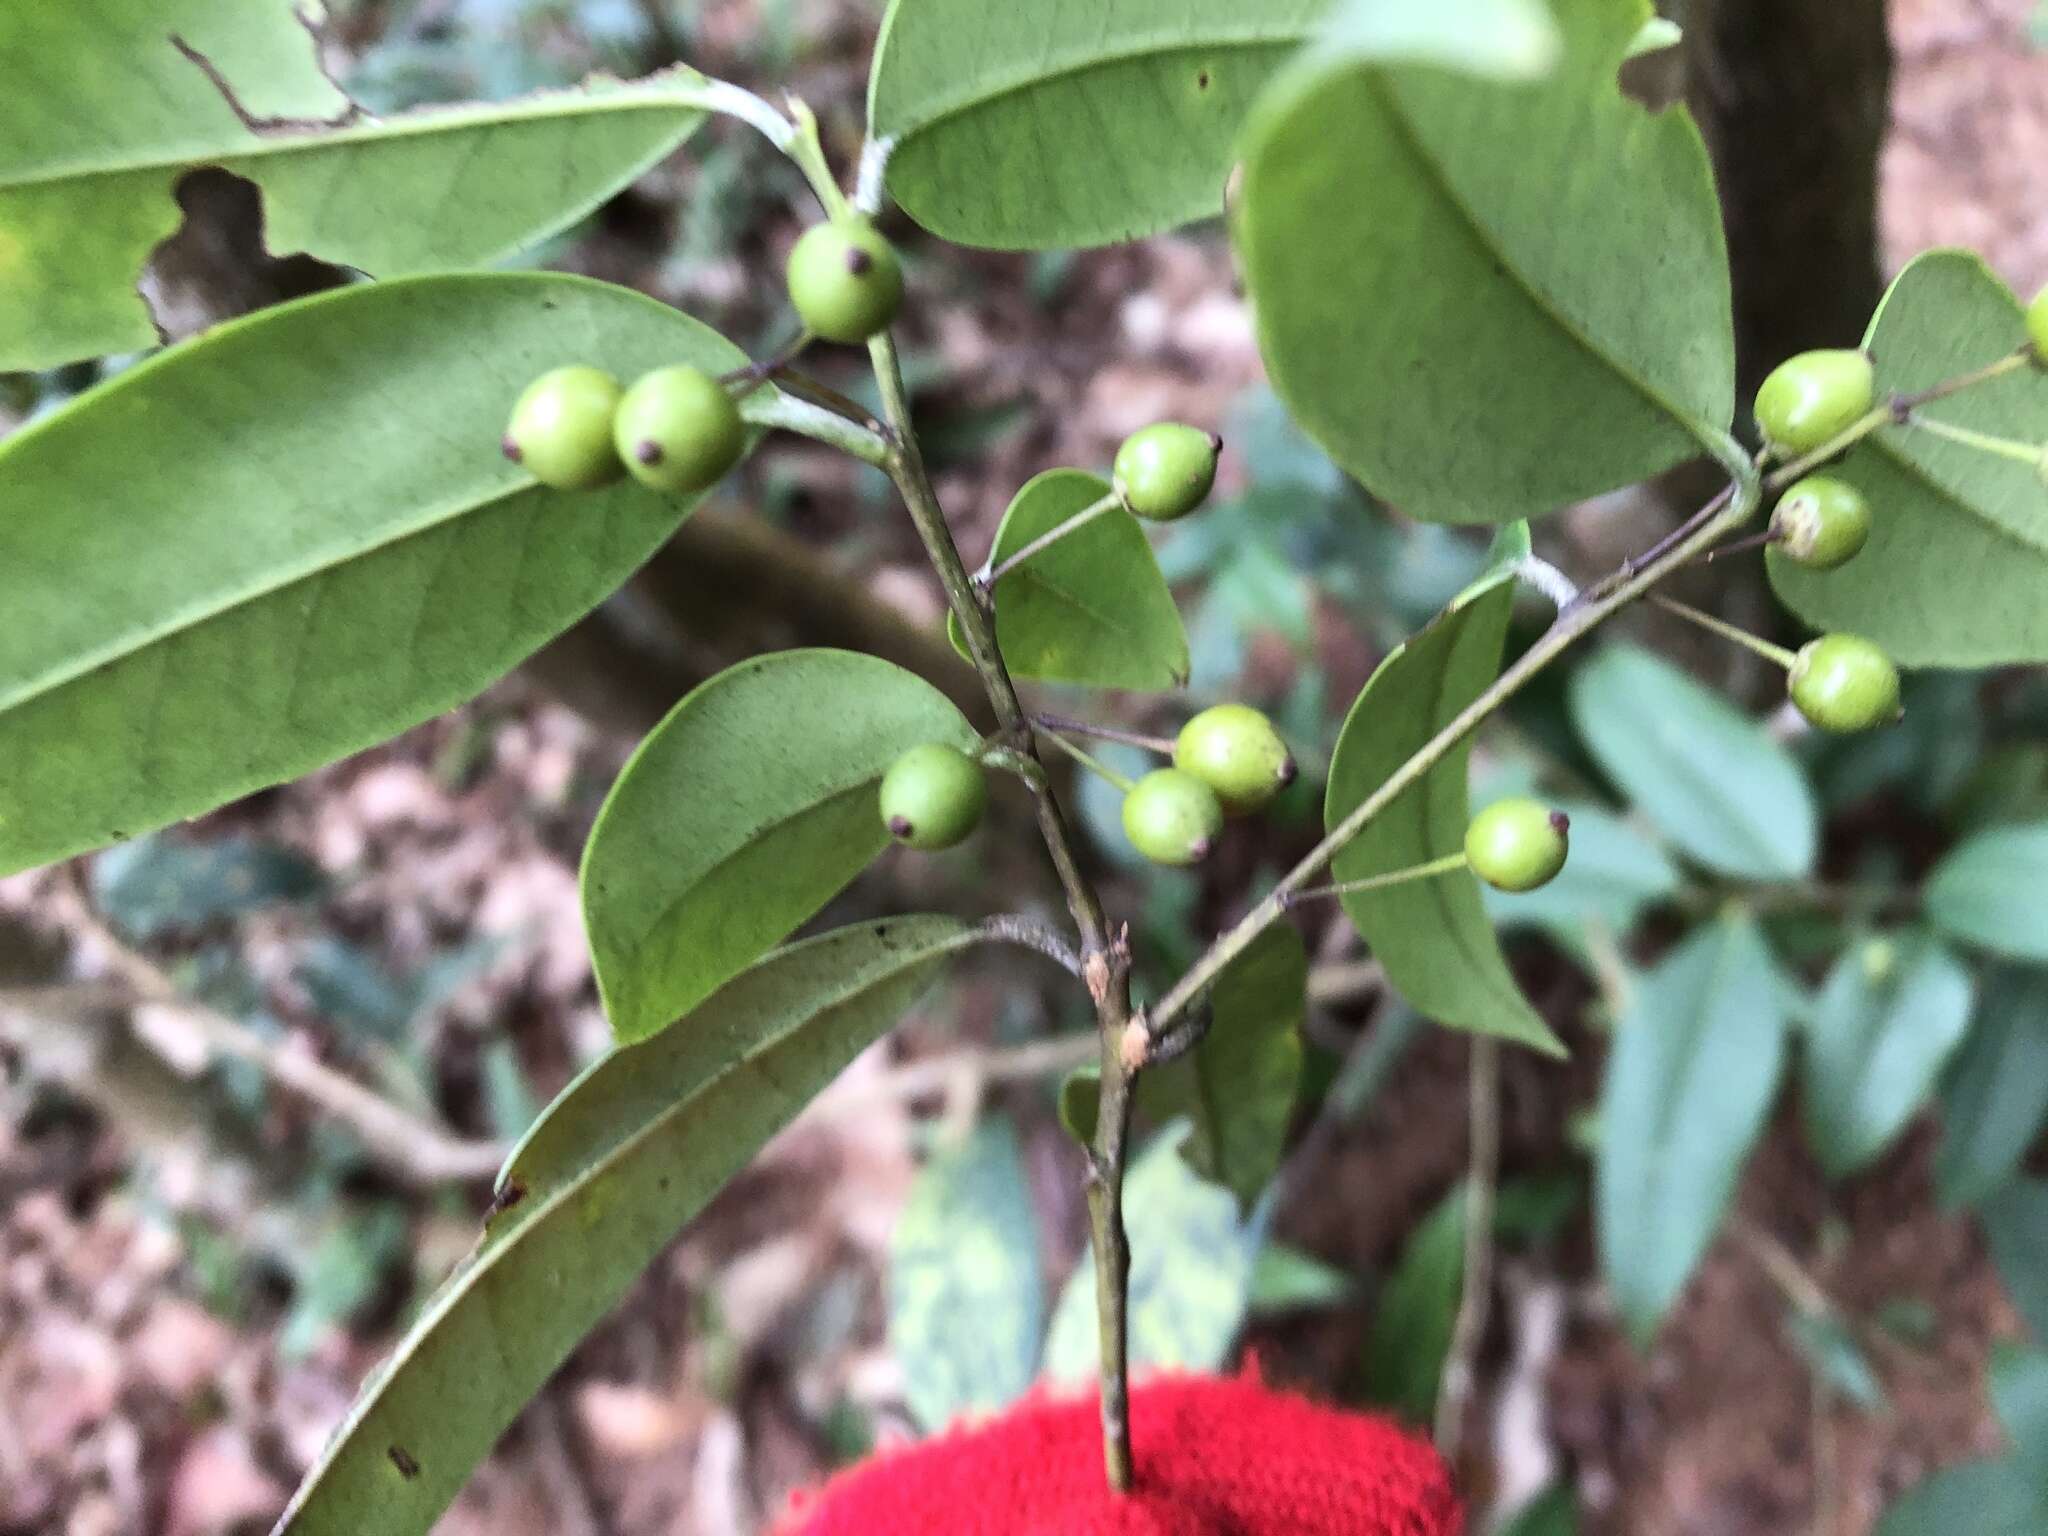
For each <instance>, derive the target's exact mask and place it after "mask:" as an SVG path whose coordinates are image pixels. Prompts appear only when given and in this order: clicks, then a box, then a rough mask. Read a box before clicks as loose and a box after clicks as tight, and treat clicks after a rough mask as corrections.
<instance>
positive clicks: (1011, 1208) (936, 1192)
mask: <svg viewBox="0 0 2048 1536" xmlns="http://www.w3.org/2000/svg"><path fill="white" fill-rule="evenodd" d="M1044 1327H1045V1295H1044V1292H1043V1290H1042V1288H1041V1282H1040V1276H1039V1259H1038V1219H1037V1216H1036V1215H1035V1214H1034V1213H1033V1211H1032V1207H1031V1187H1030V1185H1029V1184H1028V1183H1027V1182H1026V1179H1025V1175H1024V1163H1023V1159H1022V1157H1021V1155H1020V1154H1019V1152H1018V1148H1017V1133H1016V1132H1015V1131H1014V1130H1012V1129H1011V1128H1010V1123H1009V1121H1007V1120H1001V1119H991V1120H985V1121H983V1122H982V1123H981V1125H980V1126H978V1127H977V1128H976V1129H975V1132H974V1134H973V1135H972V1136H970V1137H969V1138H968V1139H967V1140H966V1141H965V1142H963V1143H962V1144H961V1145H960V1146H958V1147H955V1148H951V1149H949V1150H947V1151H945V1152H942V1153H941V1154H940V1155H938V1156H937V1157H935V1158H933V1159H932V1160H931V1162H929V1163H927V1164H926V1165H925V1167H924V1169H923V1171H922V1172H920V1173H919V1174H918V1177H917V1182H916V1183H915V1184H914V1185H912V1186H911V1191H910V1200H909V1202H908V1204H906V1205H905V1206H904V1209H903V1214H902V1216H901V1217H900V1218H899V1219H898V1221H897V1223H896V1227H895V1230H894V1232H893V1233H892V1234H891V1236H890V1241H889V1347H890V1349H891V1351H892V1352H893V1353H894V1354H895V1356H896V1359H897V1361H898V1362H899V1363H900V1364H901V1365H902V1367H903V1375H904V1395H905V1397H906V1398H908V1399H909V1402H910V1411H911V1412H912V1413H913V1414H914V1415H915V1416H916V1418H917V1421H918V1423H920V1424H922V1425H923V1426H924V1427H925V1428H926V1429H927V1430H934V1431H936V1430H939V1429H943V1428H944V1427H945V1426H946V1425H948V1424H950V1423H952V1422H953V1421H954V1420H955V1419H958V1418H961V1417H963V1416H964V1415H968V1414H973V1413H979V1412H986V1411H991V1410H994V1409H998V1408H1003V1407H1006V1406H1007V1405H1008V1404H1009V1403H1011V1402H1012V1401H1014V1400H1015V1399H1016V1398H1018V1397H1021V1396H1022V1395H1023V1394H1024V1391H1025V1389H1026V1388H1028V1387H1029V1386H1030V1385H1031V1378H1032V1377H1033V1376H1034V1375H1036V1374H1037V1371H1038V1347H1039V1336H1040V1334H1041V1332H1042V1331H1043V1329H1044Z"/></svg>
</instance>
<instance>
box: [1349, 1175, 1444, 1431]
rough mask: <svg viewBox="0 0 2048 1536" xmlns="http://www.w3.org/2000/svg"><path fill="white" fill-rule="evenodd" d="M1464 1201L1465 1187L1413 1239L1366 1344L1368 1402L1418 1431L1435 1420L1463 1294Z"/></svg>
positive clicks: (1427, 1219)
mask: <svg viewBox="0 0 2048 1536" xmlns="http://www.w3.org/2000/svg"><path fill="white" fill-rule="evenodd" d="M1465 1198H1466V1197H1465V1187H1464V1186H1463V1185H1462V1184H1461V1185H1459V1186H1458V1187H1457V1188H1456V1189H1454V1190H1452V1191H1451V1193H1450V1194H1449V1195H1447V1196H1445V1197H1444V1199H1443V1200H1442V1201H1440V1202H1439V1203H1438V1204H1437V1206H1436V1207H1435V1208H1434V1209H1433V1210H1431V1211H1430V1213H1429V1214H1428V1215H1427V1216H1425V1217H1423V1218H1422V1220H1421V1221H1420V1222H1418V1223H1417V1224H1416V1227H1415V1230H1414V1231H1412V1232H1410V1233H1409V1234H1408V1240H1407V1242H1405V1243H1403V1244H1402V1245H1401V1257H1400V1259H1399V1261H1398V1262H1397V1263H1396V1264H1395V1266H1394V1272H1393V1273H1392V1274H1391V1275H1389V1276H1388V1277H1387V1282H1386V1285H1385V1286H1384V1287H1383V1288H1382V1289H1381V1291H1380V1295H1379V1301H1378V1304H1377V1305H1376V1306H1375V1308H1374V1309H1373V1317H1372V1334H1371V1336H1370V1338H1368V1340H1367V1341H1366V1350H1365V1392H1366V1396H1367V1397H1368V1398H1370V1399H1371V1400H1372V1401H1373V1402H1375V1403H1378V1404H1381V1405H1382V1406H1384V1407H1387V1408H1390V1409H1392V1410H1393V1411H1394V1412H1395V1413H1397V1414H1399V1415H1401V1416H1402V1417H1403V1418H1406V1419H1409V1420H1412V1421H1413V1422H1415V1423H1418V1424H1427V1423H1428V1422H1429V1421H1430V1419H1431V1418H1432V1417H1433V1415H1434V1414H1435V1411H1436V1395H1437V1385H1438V1383H1439V1381H1440V1380H1441V1379H1442V1377H1443V1370H1444V1359H1445V1357H1446V1356H1447V1355H1449V1354H1450V1352H1451V1335H1452V1333H1453V1331H1454V1330H1455V1328H1456V1326H1457V1318H1458V1303H1459V1300H1460V1298H1461V1297H1462V1296H1463V1294H1464V1285H1465Z"/></svg>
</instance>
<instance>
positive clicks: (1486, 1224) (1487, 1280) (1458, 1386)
mask: <svg viewBox="0 0 2048 1536" xmlns="http://www.w3.org/2000/svg"><path fill="white" fill-rule="evenodd" d="M1468 1091H1469V1099H1470V1104H1469V1111H1468V1113H1469V1117H1470V1131H1469V1134H1470V1137H1471V1150H1470V1151H1469V1152H1468V1153H1467V1155H1466V1164H1467V1171H1466V1174H1465V1266H1464V1267H1465V1275H1464V1280H1463V1282H1462V1285H1461V1288H1460V1294H1459V1296H1458V1315H1457V1318H1456V1320H1455V1321H1454V1322H1453V1323H1452V1324H1451V1347H1450V1350H1449V1351H1448V1352H1447V1353H1446V1354H1445V1356H1444V1371H1443V1376H1442V1378H1441V1380H1440V1382H1439V1384H1438V1388H1437V1399H1436V1448H1437V1452H1438V1454H1439V1455H1441V1456H1442V1457H1443V1458H1444V1460H1445V1461H1448V1462H1452V1463H1455V1462H1456V1461H1457V1459H1458V1444H1459V1442H1460V1440H1462V1439H1463V1437H1464V1428H1465V1405H1466V1403H1467V1402H1468V1401H1470V1399H1471V1396H1472V1375H1473V1369H1474V1365H1475V1362H1476V1361H1477V1359H1478V1357H1479V1345H1480V1342H1481V1341H1482V1340H1483V1339H1484V1338H1485V1337H1486V1314H1487V1310H1488V1307H1489V1305H1490V1303H1491V1302H1492V1299H1493V1207H1494V1195H1495V1191H1496V1189H1497V1187H1498V1184H1499V1179H1500V1042H1499V1041H1498V1040H1494V1039H1491V1038H1489V1037H1488V1036H1486V1035H1474V1036H1473V1037H1472V1061H1471V1066H1470V1068H1469V1083H1468Z"/></svg>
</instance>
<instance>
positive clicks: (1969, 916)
mask: <svg viewBox="0 0 2048 1536" xmlns="http://www.w3.org/2000/svg"><path fill="white" fill-rule="evenodd" d="M2044 889H2048V821H2030V822H2022V823H2020V824H2018V825H2016V826H2005V827H1990V828H1987V829H1986V830H1984V831H1982V832H1979V833H1977V834H1976V835H1975V836H1973V837H1971V838H1969V839H1967V840H1966V841H1964V842H1963V843H1962V844H1961V845H1960V846H1958V847H1956V848H1954V849H1952V850H1950V852H1949V853H1948V854H1947V856H1945V857H1944V858H1943V859H1942V861H1941V862H1940V863H1939V864H1937V865H1935V866H1934V868H1933V870H1932V871H1931V872H1930V873H1929V874H1928V876H1927V890H1926V902H1927V917H1928V920H1929V921H1930V922H1932V923H1933V924H1934V926H1935V927H1937V928H1939V929H1940V930H1941V931H1942V932H1943V933H1946V934H1947V935H1948V936H1949V937H1950V938H1953V939H1956V940H1958V941H1959V942H1961V943H1964V944H1971V945H1977V946H1980V947H1982V948H1984V949H1988V950H1990V951H1992V952H1993V953H1994V954H1999V955H2004V956H2007V957H2009V958H2011V959H2014V960H2028V961H2034V962H2037V963H2038V962H2041V961H2048V921H2043V919H2042V914H2041V892H2042V891H2043V890H2044Z"/></svg>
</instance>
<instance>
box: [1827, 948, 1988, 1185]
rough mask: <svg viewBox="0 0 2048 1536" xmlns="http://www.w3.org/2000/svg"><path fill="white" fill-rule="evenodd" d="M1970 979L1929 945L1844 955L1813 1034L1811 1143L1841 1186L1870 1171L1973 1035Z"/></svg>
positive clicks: (1951, 958) (1952, 959)
mask: <svg viewBox="0 0 2048 1536" xmlns="http://www.w3.org/2000/svg"><path fill="white" fill-rule="evenodd" d="M1971 992H1972V983H1971V979H1970V973H1969V972H1968V971H1967V970H1965V969H1964V968H1963V966H1962V965H1961V963H1960V962H1958V961H1957V959H1956V958H1955V956H1954V955H1952V954H1950V953H1949V952H1948V951H1947V950H1946V949H1944V948H1943V947H1942V946H1941V945H1940V944H1938V943H1935V942H1934V941H1932V940H1930V939H1926V938H1913V939H1907V940H1904V941H1903V942H1901V941H1894V940H1891V939H1873V940H1870V941H1869V942H1867V943H1864V944H1861V945H1858V946H1857V947H1855V948H1853V949H1851V950H1850V951H1849V952H1848V953H1847V954H1845V955H1843V956H1842V958H1841V960H1840V961H1838V962H1837V963H1836V965H1835V968H1834V970H1833V971H1831V972H1830V973H1829V975H1828V980H1827V985H1826V986H1824V987H1823V988H1822V989H1821V993H1820V998H1819V1001H1818V1002H1817V1003H1816V1005H1815V1007H1814V1011H1813V1017H1812V1019H1811V1021H1810V1022H1809V1023H1808V1025H1807V1029H1806V1061H1805V1066H1804V1070H1803V1071H1802V1073H1801V1074H1800V1089H1801V1094H1800V1101H1801V1106H1802V1108H1803V1109H1804V1111H1805V1122H1806V1139H1807V1142H1808V1144H1809V1145H1810V1146H1811V1147H1812V1148H1813V1150H1814V1154H1815V1155H1816V1156H1817V1157H1818V1158H1819V1159H1820V1165H1821V1167H1822V1169H1823V1170H1824V1171H1825V1172H1826V1173H1827V1175H1828V1177H1829V1178H1831V1179H1839V1178H1843V1177H1846V1176H1847V1175H1849V1174H1851V1173H1854V1172H1856V1171H1857V1170H1858V1169H1859V1168H1863V1167H1866V1166H1868V1165H1869V1164H1870V1163H1871V1162H1872V1161H1874V1160H1875V1159H1876V1158H1877V1156H1878V1154H1880V1153H1881V1152H1883V1151H1884V1150H1885V1148H1887V1147H1888V1146H1890V1145H1891V1144H1892V1142H1893V1141H1894V1140H1895V1139H1896V1138H1897V1137H1898V1135H1899V1133H1900V1132H1901V1131H1903V1130H1904V1129H1905V1128H1906V1124H1907V1122H1908V1121H1909V1120H1911V1119H1912V1118H1913V1116H1914V1115H1915V1114H1916V1113H1917V1112H1918V1111H1919V1109H1920V1107H1921V1106H1922V1105H1923V1104H1924V1103H1925V1102H1926V1101H1927V1098H1928V1095H1929V1094H1931V1093H1932V1092H1933V1091H1934V1085H1935V1083H1936V1081H1937V1080H1938V1079H1939V1078H1940V1076H1941V1072H1942V1068H1944V1067H1945V1066H1947V1065H1948V1060H1949V1057H1951V1056H1952V1055H1954V1054H1955V1051H1956V1047H1958V1046H1959V1045H1961V1044H1962V1043H1963V1036H1964V1034H1965V1033H1966V1032H1967V1031H1968V1029H1969V1025H1970V1001H1971Z"/></svg>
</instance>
